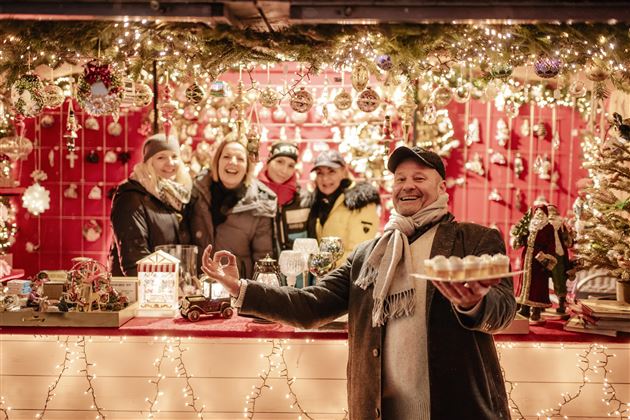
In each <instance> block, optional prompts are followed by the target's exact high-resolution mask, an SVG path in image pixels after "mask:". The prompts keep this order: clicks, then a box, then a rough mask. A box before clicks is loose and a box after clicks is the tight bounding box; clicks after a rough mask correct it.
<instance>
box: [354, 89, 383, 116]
mask: <svg viewBox="0 0 630 420" xmlns="http://www.w3.org/2000/svg"><path fill="white" fill-rule="evenodd" d="M380 103H381V98H380V97H379V96H378V93H376V92H375V91H374V90H373V89H372V88H367V89H365V90H364V91H363V92H361V93H360V94H359V97H358V98H357V106H358V107H359V109H360V110H361V111H363V112H373V111H374V110H375V109H376V108H378V106H379V104H380Z"/></svg>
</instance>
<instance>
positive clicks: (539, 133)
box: [533, 122, 547, 139]
mask: <svg viewBox="0 0 630 420" xmlns="http://www.w3.org/2000/svg"><path fill="white" fill-rule="evenodd" d="M533 128H534V134H535V135H536V137H538V138H539V139H544V138H546V137H547V127H546V126H545V124H544V123H542V122H540V123H538V124H536V125H535V126H534V127H533Z"/></svg>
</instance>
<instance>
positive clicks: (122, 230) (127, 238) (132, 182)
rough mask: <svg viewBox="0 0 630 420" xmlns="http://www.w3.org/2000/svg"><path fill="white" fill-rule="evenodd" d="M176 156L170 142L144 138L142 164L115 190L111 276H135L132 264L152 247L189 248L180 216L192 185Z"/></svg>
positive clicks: (174, 142)
mask: <svg viewBox="0 0 630 420" xmlns="http://www.w3.org/2000/svg"><path fill="white" fill-rule="evenodd" d="M179 152H180V151H179V143H178V141H177V139H176V138H175V137H173V136H170V137H169V138H168V139H167V138H166V136H165V135H164V134H156V135H153V136H151V137H149V138H148V139H147V140H146V141H145V142H144V145H143V147H142V162H140V163H138V164H136V166H135V167H134V168H133V173H132V174H131V175H130V176H129V178H128V179H127V180H126V181H124V182H123V183H121V184H120V185H119V186H118V188H117V189H116V192H115V194H114V198H113V202H112V212H111V216H110V218H111V222H112V227H113V230H114V238H113V239H114V240H113V243H112V246H111V249H110V263H111V267H112V274H113V275H114V276H120V275H124V276H135V275H137V269H136V261H138V260H140V259H141V258H143V257H145V256H147V255H149V254H151V253H152V252H154V251H155V247H156V246H158V245H168V244H188V243H189V239H190V237H189V234H188V227H187V226H186V224H185V221H184V218H183V212H184V208H185V206H186V204H187V203H188V202H189V201H190V194H191V190H192V179H191V178H190V175H189V174H188V170H187V168H186V167H185V166H184V164H183V163H182V161H181V159H180V154H179Z"/></svg>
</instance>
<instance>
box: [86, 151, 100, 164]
mask: <svg viewBox="0 0 630 420" xmlns="http://www.w3.org/2000/svg"><path fill="white" fill-rule="evenodd" d="M99 160H100V158H99V156H98V152H97V151H96V150H90V152H89V153H88V154H87V155H85V161H86V162H87V163H98V162H99Z"/></svg>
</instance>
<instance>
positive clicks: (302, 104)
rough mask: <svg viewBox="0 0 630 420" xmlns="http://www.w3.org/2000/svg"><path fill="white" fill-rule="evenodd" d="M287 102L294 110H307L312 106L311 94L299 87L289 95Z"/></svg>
mask: <svg viewBox="0 0 630 420" xmlns="http://www.w3.org/2000/svg"><path fill="white" fill-rule="evenodd" d="M289 104H290V105H291V109H292V110H294V111H295V112H308V111H309V110H310V109H311V107H312V106H313V95H311V94H310V92H308V91H307V90H306V89H304V88H301V89H300V90H298V91H297V92H295V93H294V94H293V95H291V100H290V101H289Z"/></svg>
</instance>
